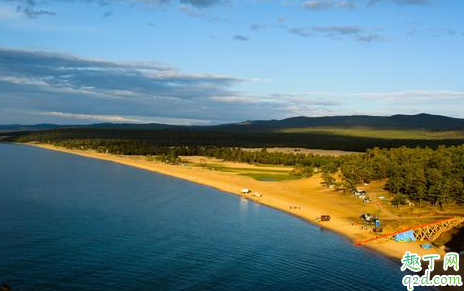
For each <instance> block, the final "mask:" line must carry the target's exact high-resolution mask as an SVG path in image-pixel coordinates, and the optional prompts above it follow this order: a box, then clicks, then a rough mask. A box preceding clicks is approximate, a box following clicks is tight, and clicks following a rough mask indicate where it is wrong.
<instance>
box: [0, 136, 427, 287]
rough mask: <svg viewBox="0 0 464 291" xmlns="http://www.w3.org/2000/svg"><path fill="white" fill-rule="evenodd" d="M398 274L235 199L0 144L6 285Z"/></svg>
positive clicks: (268, 281) (282, 281)
mask: <svg viewBox="0 0 464 291" xmlns="http://www.w3.org/2000/svg"><path fill="white" fill-rule="evenodd" d="M401 278H402V273H401V272H400V271H399V266H398V265H396V264H395V263H393V262H391V261H389V260H387V259H385V258H383V257H381V256H379V255H376V254H374V253H371V252H369V251H367V250H364V249H362V248H356V247H353V246H352V244H351V243H350V242H349V241H348V240H346V239H345V238H343V237H340V236H338V235H336V234H333V233H331V232H327V231H321V230H320V229H319V228H317V227H316V226H314V225H311V224H309V223H307V222H304V221H302V220H300V219H298V218H295V217H292V216H290V215H288V214H285V213H282V212H280V211H277V210H274V209H271V208H268V207H265V206H262V205H259V204H256V203H253V202H250V201H247V200H245V199H243V198H239V197H237V196H234V195H230V194H226V193H223V192H221V191H218V190H215V189H212V188H209V187H204V186H199V185H196V184H193V183H189V182H185V181H182V180H179V179H176V178H171V177H167V176H163V175H158V174H154V173H151V172H146V171H143V170H139V169H135V168H131V167H127V166H123V165H118V164H114V163H110V162H105V161H99V160H94V159H88V158H83V157H78V156H73V155H69V154H64V153H58V152H53V151H47V150H43V149H38V148H33V147H28V146H19V145H10V144H1V143H0V281H4V280H6V281H7V282H9V284H10V285H12V287H13V288H14V290H21V291H28V290H42V291H46V290H60V291H61V290H63V291H65V290H73V291H76V290H79V291H82V290H383V291H384V290H405V288H404V287H403V286H402V285H401ZM422 290H424V289H422Z"/></svg>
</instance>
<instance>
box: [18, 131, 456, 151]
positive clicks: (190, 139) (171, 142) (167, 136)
mask: <svg viewBox="0 0 464 291" xmlns="http://www.w3.org/2000/svg"><path fill="white" fill-rule="evenodd" d="M14 135H15V136H14V137H12V139H21V140H25V141H26V140H41V141H47V142H57V141H60V140H73V139H91V140H94V139H100V140H108V139H110V140H130V141H131V142H132V143H134V142H135V141H137V142H138V143H143V144H144V145H156V146H218V147H267V148H270V147H302V148H317V149H326V150H345V151H358V152H364V151H365V150H366V149H368V148H373V147H380V148H397V147H400V146H407V147H416V146H422V147H430V148H437V147H438V146H439V145H447V146H450V145H460V144H462V143H463V141H462V140H456V139H450V140H400V139H378V138H364V137H348V136H342V135H335V134H333V135H327V134H316V133H269V132H213V131H196V130H139V129H137V130H132V129H107V128H106V129H103V128H69V129H56V130H48V131H38V132H29V133H24V132H22V133H16V134H14Z"/></svg>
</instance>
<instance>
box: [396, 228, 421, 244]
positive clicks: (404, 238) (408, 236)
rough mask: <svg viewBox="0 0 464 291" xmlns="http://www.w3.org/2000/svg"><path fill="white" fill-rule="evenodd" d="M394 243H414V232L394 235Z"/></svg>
mask: <svg viewBox="0 0 464 291" xmlns="http://www.w3.org/2000/svg"><path fill="white" fill-rule="evenodd" d="M395 241H396V242H412V241H416V237H415V236H414V231H412V230H409V231H406V232H402V233H399V234H397V235H395Z"/></svg>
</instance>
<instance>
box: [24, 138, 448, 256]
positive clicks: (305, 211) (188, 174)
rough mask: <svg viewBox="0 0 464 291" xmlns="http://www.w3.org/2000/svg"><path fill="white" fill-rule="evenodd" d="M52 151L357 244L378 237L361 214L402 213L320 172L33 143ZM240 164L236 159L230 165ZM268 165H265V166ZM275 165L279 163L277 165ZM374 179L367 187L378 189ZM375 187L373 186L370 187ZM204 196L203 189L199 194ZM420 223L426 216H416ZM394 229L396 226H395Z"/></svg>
mask: <svg viewBox="0 0 464 291" xmlns="http://www.w3.org/2000/svg"><path fill="white" fill-rule="evenodd" d="M29 145H31V146H36V147H40V148H44V149H48V150H55V151H60V152H64V153H69V154H74V155H79V156H84V157H89V158H96V159H100V160H105V161H110V162H115V163H120V164H124V165H128V166H132V167H137V168H140V169H144V170H148V171H153V172H157V173H160V174H164V175H169V176H174V177H177V178H180V179H184V180H187V181H191V182H194V183H198V184H202V185H207V186H210V187H214V188H216V189H219V190H222V191H225V192H228V193H231V194H235V195H239V196H243V197H246V199H250V200H253V201H256V202H258V203H261V204H264V205H267V206H270V207H273V208H276V209H279V210H282V211H285V212H287V213H290V214H292V215H295V216H297V217H300V218H302V219H304V220H307V221H308V222H311V223H315V224H316V225H317V226H320V227H321V228H324V229H328V230H331V231H335V232H337V233H339V234H341V235H344V236H345V237H347V238H348V239H350V240H351V241H352V242H353V244H354V242H356V241H360V240H363V239H367V238H370V237H374V236H375V235H374V234H373V233H371V231H370V230H366V229H362V223H361V221H360V219H359V215H360V214H362V213H378V212H379V211H383V212H381V217H382V219H384V220H385V221H388V220H389V219H390V220H391V221H394V220H395V219H397V217H396V216H395V215H394V214H392V213H389V212H388V211H385V210H384V209H380V208H379V205H378V204H376V203H371V204H365V203H362V201H359V199H357V198H353V197H351V196H350V195H342V194H341V192H336V191H332V190H330V189H328V188H326V187H323V186H321V178H320V175H315V176H313V177H311V178H306V179H300V180H285V181H279V182H265V181H258V180H255V179H253V178H251V177H247V176H242V175H237V174H234V173H232V172H224V171H216V170H211V169H207V168H202V167H194V166H191V165H190V164H188V163H187V164H183V165H169V164H165V163H161V162H158V161H155V160H150V159H148V158H147V157H145V156H121V155H112V154H105V153H97V152H95V151H88V150H85V151H84V150H74V149H73V150H71V149H66V148H61V147H56V146H53V145H47V144H29ZM225 164H228V165H230V164H235V163H225ZM235 165H240V167H249V168H253V167H257V166H255V165H248V164H235ZM262 167H263V166H260V168H262ZM272 168H273V169H276V167H275V166H274V167H272ZM376 186H378V185H376V184H375V183H371V185H369V186H367V187H368V188H369V187H373V188H375V187H376ZM242 188H248V189H250V190H251V191H252V193H255V192H257V193H259V194H261V195H262V196H261V197H256V196H254V195H252V194H242V193H241V189H242ZM366 190H368V191H369V190H371V189H366ZM198 194H199V195H201V193H198ZM324 214H327V215H330V216H331V220H330V221H328V222H316V217H318V216H320V215H324ZM417 221H418V223H419V222H420V221H421V218H420V217H418V218H417ZM391 230H393V229H391ZM391 230H389V229H388V226H387V227H385V232H388V231H391ZM364 247H367V248H369V249H371V250H374V251H377V252H379V253H381V254H383V255H385V256H387V257H390V258H392V259H395V260H396V261H398V262H399V259H401V258H402V256H403V255H404V253H405V252H406V251H410V252H414V253H418V254H420V255H423V254H428V253H439V254H441V255H443V254H444V251H443V250H442V249H438V248H433V249H431V250H424V249H422V248H421V247H420V243H418V242H416V243H395V242H386V243H382V244H372V245H368V246H364Z"/></svg>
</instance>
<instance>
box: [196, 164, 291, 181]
mask: <svg viewBox="0 0 464 291" xmlns="http://www.w3.org/2000/svg"><path fill="white" fill-rule="evenodd" d="M191 166H194V167H201V168H205V169H208V170H211V171H221V172H227V173H234V174H236V175H240V176H246V177H250V178H253V179H255V180H258V181H266V182H278V181H284V180H289V179H291V175H290V172H291V170H292V168H291V167H289V168H288V170H282V169H280V170H277V169H275V170H274V169H265V168H262V167H264V165H261V167H256V168H253V167H247V168H245V167H231V166H226V165H222V164H205V163H201V164H191ZM280 167H282V166H280Z"/></svg>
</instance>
